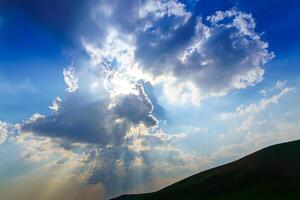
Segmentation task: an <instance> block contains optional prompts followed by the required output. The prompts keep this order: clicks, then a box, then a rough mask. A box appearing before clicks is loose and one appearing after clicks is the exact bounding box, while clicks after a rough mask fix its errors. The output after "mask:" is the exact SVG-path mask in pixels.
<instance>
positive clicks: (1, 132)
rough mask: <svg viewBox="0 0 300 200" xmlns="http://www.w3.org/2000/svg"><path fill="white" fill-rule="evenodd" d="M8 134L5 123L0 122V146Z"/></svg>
mask: <svg viewBox="0 0 300 200" xmlns="http://www.w3.org/2000/svg"><path fill="white" fill-rule="evenodd" d="M7 134H8V127H7V124H6V123H5V122H2V121H0V144H2V143H4V142H5V140H6V138H7Z"/></svg>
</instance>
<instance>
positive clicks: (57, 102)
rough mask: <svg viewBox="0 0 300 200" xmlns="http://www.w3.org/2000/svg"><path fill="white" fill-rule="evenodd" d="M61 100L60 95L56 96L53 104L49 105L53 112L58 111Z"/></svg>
mask: <svg viewBox="0 0 300 200" xmlns="http://www.w3.org/2000/svg"><path fill="white" fill-rule="evenodd" d="M61 101H62V100H61V98H60V97H55V99H54V100H53V101H52V105H50V106H49V108H50V110H51V112H52V113H56V112H57V111H58V110H59V107H60V105H61Z"/></svg>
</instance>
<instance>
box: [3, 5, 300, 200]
mask: <svg viewBox="0 0 300 200" xmlns="http://www.w3.org/2000/svg"><path fill="white" fill-rule="evenodd" d="M299 6H300V3H299V2H298V1H289V3H286V2H282V1H270V0H263V1H259V2H252V1H242V0H225V1H217V0H213V1H208V0H198V1H193V0H187V1H183V0H182V1H179V0H178V1H175V0H174V1H163V0H161V1H150V0H149V1H148V0H143V1H117V0H114V1H101V0H99V1H98V0H93V1H89V2H88V3H86V2H85V3H83V2H81V1H77V0H76V1H71V0H63V1H45V2H43V3H41V2H40V1H37V0H30V1H26V2H24V1H18V0H15V1H9V0H4V1H1V3H0V155H2V157H5V156H7V155H11V156H12V157H13V158H14V159H5V160H3V161H1V162H0V177H2V178H0V180H1V181H0V185H7V186H6V188H5V190H6V191H7V192H5V193H2V192H1V189H0V194H3V198H4V197H6V198H8V197H12V198H15V199H17V198H18V194H13V193H10V192H9V191H12V188H24V189H23V190H24V191H26V194H27V196H28V197H26V198H28V199H34V198H38V199H53V197H55V198H56V199H75V198H78V196H77V197H76V196H66V194H63V193H61V192H60V191H63V190H70V191H76V192H75V193H76V194H78V195H79V196H80V195H81V197H82V198H83V196H84V198H86V199H93V198H100V197H101V198H107V197H111V196H115V195H118V194H122V193H124V192H145V191H152V190H155V189H158V188H160V187H163V186H165V185H167V184H170V183H172V182H174V181H176V180H179V179H180V178H183V177H186V176H188V175H191V174H193V173H195V172H198V171H200V170H204V169H207V168H209V167H213V166H216V165H219V164H223V163H225V162H228V161H231V160H234V159H237V158H239V157H241V156H243V155H246V154H247V153H250V152H253V151H255V150H258V149H259V148H262V147H265V146H268V145H271V144H274V143H279V142H284V141H289V140H295V139H299V136H300V127H299V124H300V112H299V111H300V108H299V103H298V99H299V92H298V90H299V86H300V59H299V56H298V55H299V53H300V52H299V51H300V46H299V44H300V34H299V33H300V27H299V26H297V25H298V24H299V23H300V14H299V12H298V11H297V8H298V7H299ZM1 143H2V144H1ZM20 174H22V176H21V175H20ZM74 175H75V176H74ZM49 176H50V177H53V178H52V179H51V180H50V181H48V182H47V181H45V179H46V177H49ZM61 176H63V177H66V180H61V179H60V178H59V177H61ZM36 177H40V178H36ZM70 177H71V178H70ZM9 179H10V180H9ZM68 181H71V183H72V184H71V186H70V187H69V188H64V187H66V186H63V185H65V183H66V182H68ZM24 182H31V183H32V184H33V185H39V187H40V188H41V189H43V187H47V186H48V185H50V184H51V185H52V186H53V188H54V189H52V190H50V189H49V191H47V192H45V193H46V194H47V195H43V196H41V195H40V194H37V192H36V191H33V190H30V189H29V188H27V187H25V186H24ZM0 188H1V187H0ZM7 188H8V189H7ZM44 190H45V189H44ZM0 197H1V195H0Z"/></svg>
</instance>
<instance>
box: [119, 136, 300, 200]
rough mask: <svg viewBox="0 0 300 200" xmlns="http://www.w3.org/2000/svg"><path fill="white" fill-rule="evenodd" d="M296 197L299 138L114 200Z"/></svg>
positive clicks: (299, 192)
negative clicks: (158, 186) (150, 189)
mask: <svg viewBox="0 0 300 200" xmlns="http://www.w3.org/2000/svg"><path fill="white" fill-rule="evenodd" d="M150 199H151V200H161V199H178V200H193V199H197V200H227V199H228V200H233V199H249V200H250V199H251V200H253V199H255V200H256V199H264V200H268V199H270V200H277V199H278V200H279V199H280V200H284V199H290V200H292V199H293V200H300V141H293V142H287V143H283V144H277V145H273V146H270V147H267V148H264V149H262V150H260V151H257V152H255V153H253V154H250V155H248V156H246V157H244V158H241V159H239V160H237V161H234V162H231V163H229V164H226V165H223V166H219V167H216V168H213V169H210V170H207V171H204V172H201V173H199V174H196V175H193V176H191V177H188V178H186V179H184V180H181V181H179V182H177V183H175V184H173V185H170V186H168V187H166V188H164V189H162V190H159V191H157V192H154V193H148V194H136V195H123V196H120V197H118V198H115V199H114V200H150Z"/></svg>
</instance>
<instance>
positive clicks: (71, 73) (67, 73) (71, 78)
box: [63, 67, 78, 92]
mask: <svg viewBox="0 0 300 200" xmlns="http://www.w3.org/2000/svg"><path fill="white" fill-rule="evenodd" d="M63 75H64V81H65V83H66V85H67V86H68V87H67V89H66V90H67V91H68V92H75V91H76V90H77V89H78V85H77V82H78V78H77V77H76V75H75V69H74V67H69V68H65V69H64V70H63Z"/></svg>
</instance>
